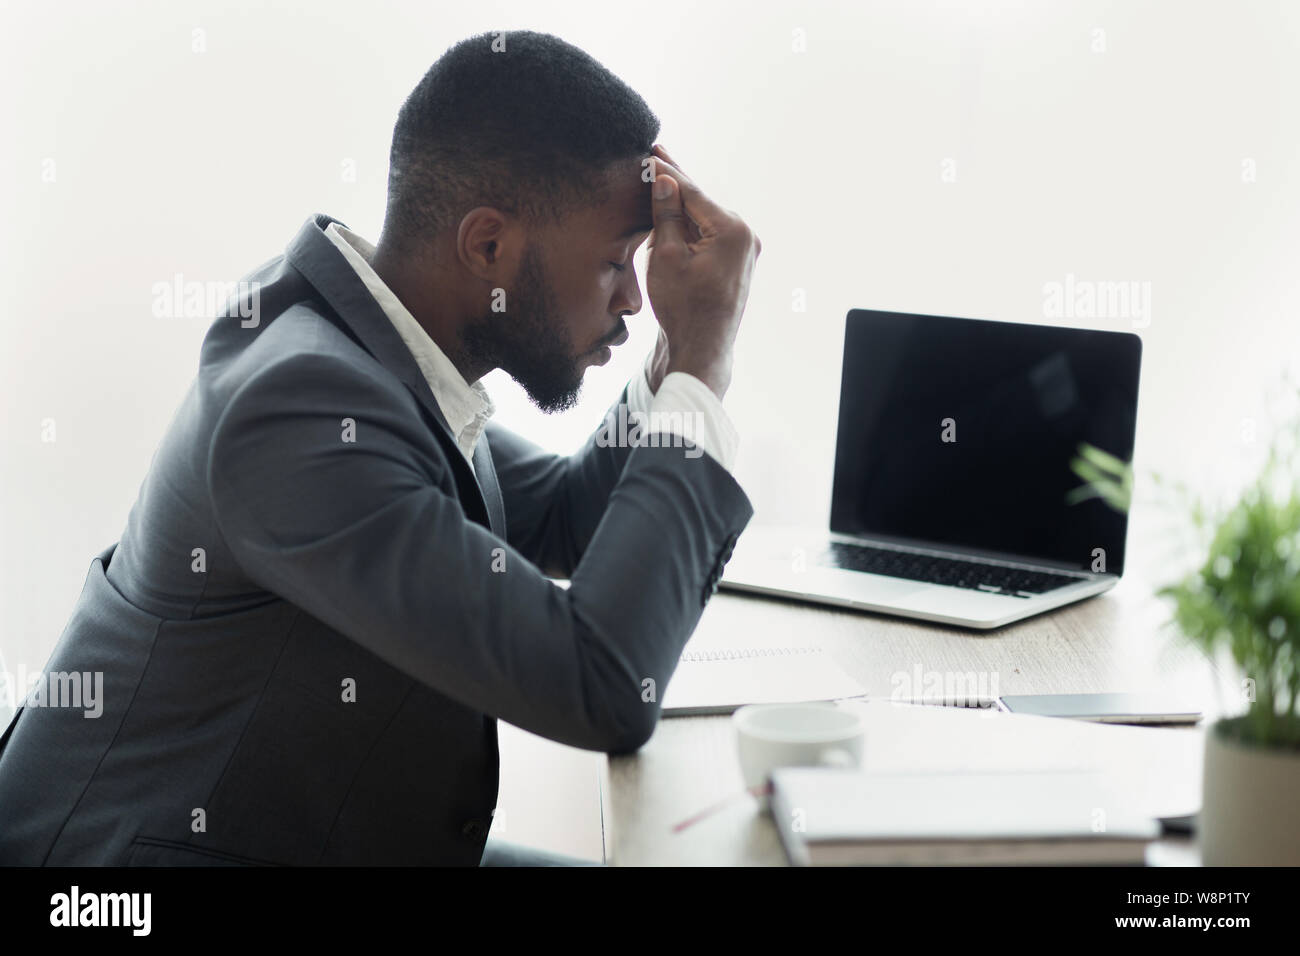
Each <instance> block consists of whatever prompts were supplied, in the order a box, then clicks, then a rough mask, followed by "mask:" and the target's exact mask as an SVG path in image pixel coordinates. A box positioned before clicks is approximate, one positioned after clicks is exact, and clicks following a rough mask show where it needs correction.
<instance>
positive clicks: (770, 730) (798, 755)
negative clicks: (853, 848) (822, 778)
mask: <svg viewBox="0 0 1300 956" xmlns="http://www.w3.org/2000/svg"><path fill="white" fill-rule="evenodd" d="M732 721H733V723H734V724H735V727H736V738H737V745H738V747H739V750H740V770H741V773H742V775H743V776H744V778H745V787H746V789H748V790H749V791H750V792H751V793H755V792H756V788H758V787H761V786H762V785H764V784H766V783H767V780H768V776H769V775H770V774H771V772H772V770H773V769H774V768H776V767H818V766H821V767H841V768H849V769H852V768H856V767H859V766H861V764H862V745H863V740H864V738H865V726H864V723H863V720H862V715H861V714H860V713H859V712H858V711H857V710H850V709H846V708H841V707H836V706H835V705H834V704H832V703H811V704H749V705H747V706H745V707H741V708H740V709H738V710H737V711H736V713H735V715H734V716H733V717H732ZM756 796H758V801H759V804H760V806H762V807H764V808H766V807H767V806H768V800H767V797H766V796H765V795H758V794H757V793H756Z"/></svg>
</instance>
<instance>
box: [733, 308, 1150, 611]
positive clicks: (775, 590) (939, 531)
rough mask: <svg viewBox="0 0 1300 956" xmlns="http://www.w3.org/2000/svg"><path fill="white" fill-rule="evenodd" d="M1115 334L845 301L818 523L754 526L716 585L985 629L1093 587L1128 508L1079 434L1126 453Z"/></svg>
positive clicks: (1130, 425) (1128, 369)
mask: <svg viewBox="0 0 1300 956" xmlns="http://www.w3.org/2000/svg"><path fill="white" fill-rule="evenodd" d="M1141 357H1142V342H1141V339H1139V338H1138V336H1136V335H1134V334H1132V333H1129V332H1112V331H1101V330H1096V329H1076V328H1059V327H1054V326H1043V325H1026V324H1022V323H1016V322H991V321H985V320H980V319H962V318H951V317H942V316H932V315H910V314H906V313H900V312H876V311H868V310H863V309H854V310H853V311H851V312H849V314H848V317H847V319H846V324H845V330H844V364H843V371H842V375H841V379H840V401H839V424H838V430H837V437H836V443H835V466H834V479H833V487H832V491H831V515H830V528H829V530H827V531H816V530H812V529H798V528H795V529H788V528H776V527H763V526H762V525H758V526H755V527H752V528H750V529H749V530H748V531H746V532H745V533H744V534H742V535H741V537H740V540H739V542H738V543H737V545H736V548H735V552H734V554H733V555H732V558H731V560H730V561H729V562H728V564H727V566H726V569H725V571H724V574H723V577H722V580H721V582H720V585H721V586H722V587H724V588H729V589H732V590H736V591H744V592H750V593H758V594H768V595H775V596H779V597H786V598H794V599H799V600H806V601H813V602H817V603H820V604H829V605H835V606H839V607H848V608H855V609H860V610H864V611H875V612H880V613H886V614H893V615H900V616H903V617H910V618H917V619H919V620H924V621H934V622H937V623H941V624H951V625H955V626H958V627H967V628H976V629H980V630H988V629H991V628H997V627H1002V626H1004V625H1006V624H1010V623H1012V622H1015V621H1019V620H1023V619H1024V618H1027V617H1031V616H1033V615H1035V614H1041V613H1043V612H1044V611H1049V610H1052V609H1053V608H1058V607H1062V606H1064V605H1067V604H1071V603H1073V602H1075V601H1079V600H1082V599H1084V598H1087V597H1091V596H1093V595H1096V594H1101V593H1102V592H1103V591H1107V590H1109V589H1110V588H1112V587H1114V586H1115V584H1116V583H1117V582H1118V581H1119V578H1120V576H1121V575H1122V574H1123V571H1124V545H1125V538H1126V534H1127V531H1128V516H1127V514H1125V513H1123V512H1120V511H1117V510H1114V509H1113V508H1111V507H1110V506H1109V505H1108V504H1107V503H1106V502H1105V501H1104V500H1103V499H1102V498H1100V497H1095V496H1094V497H1091V498H1088V499H1085V500H1082V501H1077V500H1076V501H1075V502H1074V503H1070V502H1069V501H1068V500H1067V499H1068V497H1069V496H1070V493H1071V492H1072V491H1075V490H1076V489H1078V488H1079V487H1080V486H1082V485H1084V484H1085V482H1084V480H1083V479H1082V478H1080V477H1079V476H1078V475H1077V474H1075V472H1074V471H1073V470H1072V468H1071V462H1072V460H1073V459H1075V458H1076V457H1077V455H1078V449H1079V446H1080V444H1081V443H1087V444H1090V445H1093V446H1095V447H1097V448H1100V449H1101V450H1102V451H1105V452H1108V453H1109V454H1111V455H1113V456H1115V457H1116V458H1119V459H1120V460H1121V461H1124V462H1131V461H1132V460H1133V439H1134V432H1135V430H1136V422H1137V395H1138V371H1139V366H1140V365H1141Z"/></svg>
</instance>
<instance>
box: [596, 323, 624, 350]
mask: <svg viewBox="0 0 1300 956" xmlns="http://www.w3.org/2000/svg"><path fill="white" fill-rule="evenodd" d="M630 337H631V333H629V332H628V330H627V326H626V325H624V326H622V328H621V329H620V331H619V333H618V337H617V338H614V339H612V340H611V341H610V342H608V343H607V345H608V346H609V347H613V346H617V345H622V344H623V343H624V342H626V341H627V340H628V339H629V338H630ZM604 347H605V346H601V348H604Z"/></svg>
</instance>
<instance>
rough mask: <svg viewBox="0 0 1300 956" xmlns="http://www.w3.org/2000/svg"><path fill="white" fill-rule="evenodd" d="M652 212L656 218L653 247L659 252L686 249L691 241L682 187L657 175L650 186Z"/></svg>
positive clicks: (673, 180)
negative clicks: (669, 249) (683, 205)
mask: <svg viewBox="0 0 1300 956" xmlns="http://www.w3.org/2000/svg"><path fill="white" fill-rule="evenodd" d="M650 211H651V214H652V215H653V216H654V232H653V233H652V235H651V245H652V246H655V247H656V248H657V249H658V250H662V249H664V248H671V247H673V246H678V247H684V246H685V245H686V243H687V242H689V241H690V233H689V231H688V230H687V227H686V212H685V210H684V209H683V208H682V195H681V185H680V184H679V183H678V182H677V181H676V180H675V179H674V178H673V177H672V176H669V175H667V174H663V173H656V174H655V179H654V182H653V183H652V184H651V186H650Z"/></svg>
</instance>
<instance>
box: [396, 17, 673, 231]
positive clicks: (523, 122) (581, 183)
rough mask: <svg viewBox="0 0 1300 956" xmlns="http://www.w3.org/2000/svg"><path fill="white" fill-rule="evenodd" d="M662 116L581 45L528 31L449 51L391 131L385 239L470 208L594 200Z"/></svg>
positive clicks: (543, 212)
mask: <svg viewBox="0 0 1300 956" xmlns="http://www.w3.org/2000/svg"><path fill="white" fill-rule="evenodd" d="M658 135H659V120H658V118H657V117H656V116H655V115H654V113H652V112H651V111H650V108H649V107H648V106H647V105H646V103H645V100H643V99H642V98H641V97H640V96H639V95H638V94H637V93H636V91H634V90H633V89H632V88H631V87H629V86H628V85H627V84H626V83H624V82H623V81H622V80H620V79H619V78H618V77H617V76H615V75H614V74H613V73H611V72H610V71H609V70H607V69H606V68H605V67H604V66H602V65H601V64H600V63H598V62H597V61H596V60H595V59H594V58H592V57H591V56H590V55H588V54H587V53H584V52H583V51H582V50H579V49H578V48H577V47H575V46H573V45H572V44H569V43H566V42H564V41H563V40H561V39H559V38H558V37H554V36H551V35H549V34H546V33H533V32H531V31H509V32H499V33H483V34H480V35H478V36H475V37H470V38H469V39H467V40H462V41H461V42H460V43H457V44H456V45H455V46H453V47H451V49H449V50H448V51H447V52H446V53H444V54H443V55H442V56H441V57H440V58H439V59H438V61H437V62H436V63H434V64H433V66H431V67H430V68H429V71H428V72H427V73H425V74H424V78H423V79H422V80H420V82H419V84H418V85H417V86H416V87H415V89H414V90H413V91H412V92H411V95H410V96H409V97H407V99H406V102H405V103H404V104H403V105H402V109H401V112H400V113H399V114H398V117H397V124H396V126H395V127H394V129H393V146H392V152H391V155H390V166H389V173H388V207H387V214H386V221H385V225H384V232H385V234H386V236H385V241H388V242H392V243H394V245H396V246H398V247H408V248H409V247H410V246H411V245H413V244H415V243H418V242H419V241H420V240H423V239H427V238H430V237H432V236H434V235H437V234H439V233H440V232H442V231H443V230H446V229H450V228H453V227H454V226H456V225H457V224H458V223H459V222H460V218H461V217H462V216H464V214H465V213H467V212H468V211H469V210H471V209H473V208H474V207H476V206H482V205H487V206H494V207H496V208H498V209H501V210H502V211H503V212H508V213H510V214H512V215H517V216H519V217H521V218H523V219H525V220H526V221H528V222H530V223H537V222H554V221H557V220H560V219H562V218H564V217H565V216H566V215H567V214H568V213H570V212H572V211H574V210H575V209H576V208H579V207H581V206H585V205H591V204H594V203H596V202H599V201H600V198H601V195H602V194H601V190H600V188H599V187H600V185H601V182H602V174H603V173H605V171H606V170H607V169H608V167H609V166H610V164H611V163H614V162H617V161H619V160H625V159H631V158H634V157H644V156H647V155H649V153H650V148H651V147H652V146H653V145H654V142H655V138H656V137H657V136H658Z"/></svg>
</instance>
